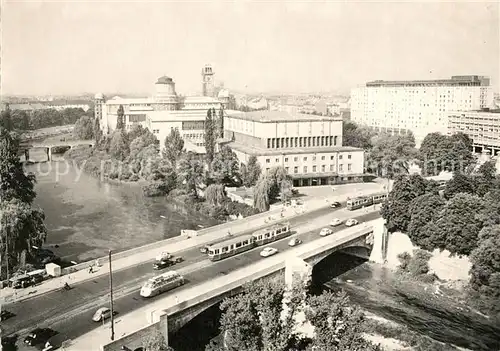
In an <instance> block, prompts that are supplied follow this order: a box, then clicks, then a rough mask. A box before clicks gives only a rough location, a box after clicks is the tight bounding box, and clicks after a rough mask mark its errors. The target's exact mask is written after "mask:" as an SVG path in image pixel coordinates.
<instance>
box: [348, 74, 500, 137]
mask: <svg viewBox="0 0 500 351" xmlns="http://www.w3.org/2000/svg"><path fill="white" fill-rule="evenodd" d="M492 99H493V95H492V91H491V88H490V80H489V78H487V77H482V76H453V77H451V79H442V80H413V81H383V80H378V81H374V82H369V83H366V86H364V87H361V88H355V89H352V90H351V119H352V120H353V121H354V122H357V123H360V124H364V125H367V126H370V127H372V128H374V129H375V130H377V131H385V132H389V133H392V134H406V133H407V132H408V131H412V132H413V134H414V136H415V141H416V143H417V146H419V145H420V143H421V142H422V140H423V139H424V138H425V136H426V135H427V134H428V133H431V132H441V133H443V134H446V133H447V130H448V112H450V111H469V110H479V109H481V108H486V107H488V106H489V104H490V103H491V101H492Z"/></svg>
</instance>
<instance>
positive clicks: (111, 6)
mask: <svg viewBox="0 0 500 351" xmlns="http://www.w3.org/2000/svg"><path fill="white" fill-rule="evenodd" d="M2 2H3V4H2V5H3V6H2V46H1V47H2V57H1V58H2V60H1V89H2V94H22V95H28V94H36V95H58V94H77V93H83V92H87V93H96V92H123V93H146V94H149V93H152V91H153V89H154V82H155V81H156V79H157V78H158V77H159V76H162V75H168V76H170V77H172V78H173V79H174V81H175V82H176V90H177V92H178V93H181V94H192V93H199V92H200V91H201V68H202V67H203V66H204V65H205V64H211V65H212V67H213V69H214V71H215V79H216V81H217V82H218V83H220V82H223V83H224V85H225V87H226V88H228V89H232V90H236V91H240V92H248V93H255V92H262V93H279V92H283V93H304V92H340V93H346V94H348V93H349V90H350V89H351V88H352V87H355V86H360V85H362V84H364V83H365V82H367V81H371V80H377V79H383V80H404V79H442V78H449V77H451V76H452V75H467V74H477V75H486V76H490V77H491V79H492V84H493V87H494V90H495V91H497V92H498V91H499V89H498V87H499V78H500V69H499V66H500V54H499V52H500V47H499V45H500V44H499V42H500V29H499V12H500V10H499V4H498V2H489V3H487V2H483V3H480V2H473V3H460V2H445V1H441V2H429V1H427V2H420V3H419V2H414V1H411V2H403V1H400V2H367V1H365V2H353V1H351V2H347V1H345V2H341V1H336V2H334V1H319V0H318V1H312V0H309V1H305V0H304V1H294V2H291V1H281V2H279V1H276V2H272V1H270V0H268V1H263V2H257V1H251V0H241V1H216V0H212V1H197V2H194V1H184V2H180V1H178V2H177V1H162V2H159V1H156V2H153V1H140V2H133V1H108V2H102V1H91V0H87V1H57V2H56V1H52V2H49V1H40V2H36V1H12V0H2Z"/></svg>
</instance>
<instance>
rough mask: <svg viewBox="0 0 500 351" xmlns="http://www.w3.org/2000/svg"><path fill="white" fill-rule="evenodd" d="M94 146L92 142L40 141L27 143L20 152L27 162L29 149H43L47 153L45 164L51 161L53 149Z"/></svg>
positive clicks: (21, 147)
mask: <svg viewBox="0 0 500 351" xmlns="http://www.w3.org/2000/svg"><path fill="white" fill-rule="evenodd" d="M94 145H95V141H94V140H60V141H42V142H31V143H30V142H28V143H25V144H22V145H20V151H21V152H22V150H23V149H24V156H25V159H26V161H28V160H29V150H31V149H45V151H46V153H47V162H50V161H51V159H52V149H53V148H55V147H65V148H68V149H72V148H74V147H78V146H89V147H92V146H94Z"/></svg>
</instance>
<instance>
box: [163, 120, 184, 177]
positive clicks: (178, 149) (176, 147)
mask: <svg viewBox="0 0 500 351" xmlns="http://www.w3.org/2000/svg"><path fill="white" fill-rule="evenodd" d="M183 149H184V140H183V139H182V137H181V135H180V133H179V131H178V130H177V129H176V128H174V129H172V130H171V131H170V134H169V135H167V137H166V138H165V149H164V151H163V157H165V158H166V159H167V160H168V161H169V162H170V164H171V165H172V167H174V168H175V167H177V161H178V160H179V158H180V157H181V155H182V151H183Z"/></svg>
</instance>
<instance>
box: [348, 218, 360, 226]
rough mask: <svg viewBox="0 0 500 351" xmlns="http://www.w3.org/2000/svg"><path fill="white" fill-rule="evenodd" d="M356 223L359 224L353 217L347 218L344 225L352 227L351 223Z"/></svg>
mask: <svg viewBox="0 0 500 351" xmlns="http://www.w3.org/2000/svg"><path fill="white" fill-rule="evenodd" d="M356 224H359V222H358V220H357V219H354V218H351V219H348V220H347V221H346V222H345V225H346V226H348V227H352V226H353V225H356Z"/></svg>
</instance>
